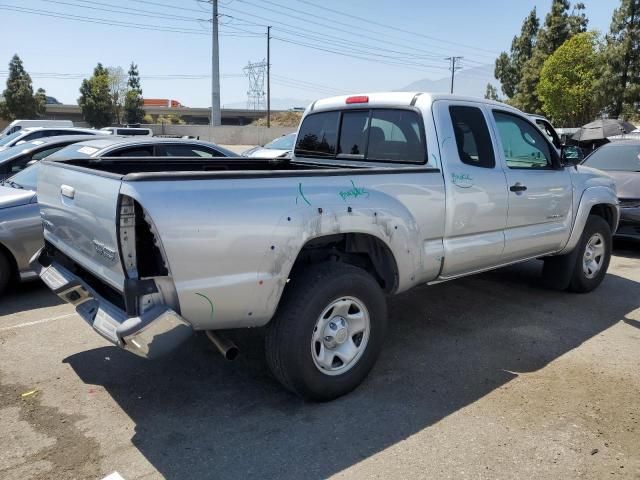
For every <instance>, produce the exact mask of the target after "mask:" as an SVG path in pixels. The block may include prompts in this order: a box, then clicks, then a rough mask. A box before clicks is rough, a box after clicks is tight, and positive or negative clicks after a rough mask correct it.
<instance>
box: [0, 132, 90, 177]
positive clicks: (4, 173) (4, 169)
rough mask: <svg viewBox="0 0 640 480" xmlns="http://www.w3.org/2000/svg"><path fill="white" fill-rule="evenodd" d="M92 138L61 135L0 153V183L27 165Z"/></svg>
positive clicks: (29, 142) (22, 144) (23, 144)
mask: <svg viewBox="0 0 640 480" xmlns="http://www.w3.org/2000/svg"><path fill="white" fill-rule="evenodd" d="M92 138H94V136H93V135H61V136H59V137H44V138H40V139H37V140H31V141H28V142H25V143H21V144H20V145H16V146H15V147H11V148H8V149H7V150H4V151H1V152H0V181H4V180H5V179H7V178H9V177H11V176H12V175H15V174H16V173H18V172H19V171H20V170H22V169H24V168H25V167H27V166H28V165H30V164H32V163H35V162H37V161H38V160H41V159H43V158H44V157H47V156H49V155H51V154H52V153H54V152H57V151H58V150H60V149H61V148H64V147H66V146H67V145H71V144H72V143H78V142H82V141H83V140H89V139H92Z"/></svg>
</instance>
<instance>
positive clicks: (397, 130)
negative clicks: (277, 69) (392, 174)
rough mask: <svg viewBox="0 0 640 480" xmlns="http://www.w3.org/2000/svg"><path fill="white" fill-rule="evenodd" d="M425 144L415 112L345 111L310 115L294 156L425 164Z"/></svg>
mask: <svg viewBox="0 0 640 480" xmlns="http://www.w3.org/2000/svg"><path fill="white" fill-rule="evenodd" d="M425 145H426V142H425V135H424V127H423V125H422V118H421V116H420V114H419V113H418V112H417V111H415V110H413V109H401V108H369V109H345V110H336V111H325V112H318V113H311V114H309V115H307V116H306V117H305V119H304V120H303V122H302V125H301V126H300V131H299V133H298V137H297V142H296V147H295V155H296V156H297V157H322V158H336V159H345V160H360V161H371V162H392V163H419V164H424V163H426V158H427V155H426V146H425Z"/></svg>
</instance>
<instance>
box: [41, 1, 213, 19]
mask: <svg viewBox="0 0 640 480" xmlns="http://www.w3.org/2000/svg"><path fill="white" fill-rule="evenodd" d="M40 1H41V2H47V3H55V4H58V5H68V6H71V7H78V8H85V9H89V10H99V11H103V12H111V13H120V14H124V15H137V16H142V17H149V18H159V19H163V20H177V21H182V22H196V23H198V22H203V21H208V19H201V18H195V17H184V16H180V15H174V14H173V13H172V14H170V15H169V14H167V15H163V14H158V13H155V12H152V11H149V10H141V9H138V8H131V7H118V6H115V5H114V6H113V8H115V9H117V10H113V9H110V8H103V6H104V3H103V2H93V1H90V0H76V2H81V3H86V4H89V5H91V6H89V5H79V4H78V3H72V2H63V1H61V0H40ZM97 5H99V6H97ZM110 6H111V5H110Z"/></svg>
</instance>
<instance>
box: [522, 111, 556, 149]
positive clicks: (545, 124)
mask: <svg viewBox="0 0 640 480" xmlns="http://www.w3.org/2000/svg"><path fill="white" fill-rule="evenodd" d="M527 116H528V117H529V118H530V119H531V120H532V121H533V122H534V123H535V124H536V126H537V127H538V128H539V129H540V131H542V133H544V134H545V135H546V136H547V138H548V139H549V141H550V142H551V143H552V144H553V146H554V147H556V149H557V150H558V151H560V149H561V148H562V140H560V136H559V135H558V132H557V131H556V129H555V128H554V127H553V125H551V122H550V121H549V119H548V118H546V117H543V116H542V115H537V114H535V113H528V114H527Z"/></svg>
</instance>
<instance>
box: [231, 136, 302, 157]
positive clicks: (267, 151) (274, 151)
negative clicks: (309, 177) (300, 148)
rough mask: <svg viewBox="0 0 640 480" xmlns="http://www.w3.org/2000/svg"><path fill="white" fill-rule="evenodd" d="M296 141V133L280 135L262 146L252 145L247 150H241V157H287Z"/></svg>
mask: <svg viewBox="0 0 640 480" xmlns="http://www.w3.org/2000/svg"><path fill="white" fill-rule="evenodd" d="M295 143H296V134H295V133H289V134H287V135H283V136H281V137H278V138H276V139H275V140H271V141H270V142H269V143H267V144H266V145H265V146H264V147H259V146H258V147H253V148H250V149H249V150H246V151H244V152H242V156H243V157H254V158H279V157H283V158H284V157H288V156H290V155H291V152H292V151H293V146H294V144H295Z"/></svg>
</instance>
